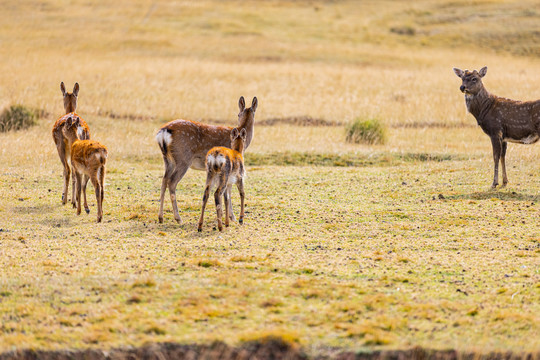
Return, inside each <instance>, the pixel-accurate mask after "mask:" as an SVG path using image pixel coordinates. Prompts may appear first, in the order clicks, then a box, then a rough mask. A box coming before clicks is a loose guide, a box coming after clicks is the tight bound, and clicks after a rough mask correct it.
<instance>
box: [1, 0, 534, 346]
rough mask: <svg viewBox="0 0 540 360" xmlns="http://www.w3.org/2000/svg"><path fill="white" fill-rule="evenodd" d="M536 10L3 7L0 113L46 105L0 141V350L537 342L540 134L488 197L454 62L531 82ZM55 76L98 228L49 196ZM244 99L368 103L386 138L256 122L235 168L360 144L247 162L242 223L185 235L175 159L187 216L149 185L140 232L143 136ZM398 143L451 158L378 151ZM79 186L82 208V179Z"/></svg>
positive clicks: (353, 109)
mask: <svg viewBox="0 0 540 360" xmlns="http://www.w3.org/2000/svg"><path fill="white" fill-rule="evenodd" d="M534 5H535V2H534V1H521V2H515V1H475V2H469V1H457V2H440V1H434V0H425V1H416V2H411V3H409V2H402V1H380V2H357V1H344V2H325V1H315V2H303V1H298V2H297V1H295V2H289V1H264V2H258V1H257V2H255V1H247V2H246V1H242V2H240V1H238V2H236V1H226V2H225V1H224V2H220V1H197V2H190V1H184V2H172V3H168V2H155V3H153V2H149V1H148V2H139V3H137V4H133V3H132V2H129V1H127V0H121V1H115V2H110V1H109V2H105V1H103V2H97V3H93V4H92V5H90V3H88V2H83V1H73V2H70V3H69V4H68V3H65V4H63V3H58V2H53V1H45V2H40V3H39V4H35V3H30V2H19V1H6V2H4V4H3V5H2V12H1V13H0V41H1V44H2V51H3V54H9V56H2V57H0V69H2V71H1V72H0V84H2V86H1V87H0V106H7V105H10V104H14V103H23V104H25V105H28V106H31V107H37V108H40V109H43V110H45V111H46V112H48V114H49V115H47V116H46V117H45V118H44V119H41V120H40V122H39V124H38V125H37V126H36V127H34V128H32V129H30V130H28V131H25V132H12V133H5V134H4V133H3V134H0V144H1V145H0V164H2V169H1V170H0V198H1V199H2V203H0V218H1V219H2V220H1V222H0V228H1V229H2V231H1V232H0V279H1V280H0V281H1V282H0V286H1V288H0V318H1V320H2V321H1V323H2V327H1V328H0V335H1V336H0V351H4V350H9V349H12V348H55V349H58V348H85V347H105V348H108V347H112V346H126V345H138V344H141V343H144V342H147V341H148V342H155V341H180V342H204V341H210V340H215V339H222V340H223V339H225V340H227V341H229V342H232V343H235V342H238V341H242V340H246V339H253V338H254V337H257V336H259V335H260V334H276V335H280V336H283V337H285V338H287V339H293V341H298V342H299V343H300V344H302V345H304V346H305V347H306V348H307V349H309V350H311V351H314V352H315V351H319V350H324V349H329V348H331V347H334V346H338V347H345V348H349V349H354V350H366V349H374V348H381V347H382V348H403V347H411V346H415V345H421V346H428V347H434V348H448V347H452V348H457V349H460V350H471V349H472V350H480V351H481V352H487V351H490V350H513V351H521V350H524V349H525V350H538V349H539V348H540V343H539V342H538V338H539V337H538V334H539V332H540V329H539V326H538V324H539V323H540V320H539V318H538V314H539V313H540V308H539V306H540V305H539V304H540V295H539V291H540V290H539V289H540V287H539V284H540V274H539V270H538V259H539V256H540V252H539V250H538V249H539V248H538V246H539V239H540V233H539V229H538V223H539V220H540V218H539V211H538V206H539V205H538V204H539V202H540V198H539V195H538V194H539V191H540V185H539V178H538V174H539V173H540V164H539V163H538V157H539V152H540V147H539V146H538V145H536V146H519V145H510V146H509V154H508V157H507V163H508V165H509V171H508V172H509V174H508V175H509V180H510V184H509V188H508V189H505V190H502V191H499V192H490V191H487V190H488V188H489V185H490V183H491V179H490V178H491V174H492V159H491V146H490V143H489V140H488V138H487V137H486V136H485V135H484V134H482V132H481V130H480V129H478V128H475V126H474V124H475V120H474V119H473V118H472V116H470V115H467V114H466V111H465V105H464V101H463V95H462V94H461V93H460V92H459V85H460V81H459V79H458V78H457V77H456V76H455V75H454V73H453V72H452V67H453V66H458V67H461V68H469V69H471V68H479V67H481V66H483V65H487V66H488V67H489V70H488V74H487V76H486V78H485V84H486V86H487V88H488V89H489V90H490V91H492V92H493V93H495V94H497V95H501V96H507V97H511V98H515V99H523V100H525V99H535V98H540V92H539V90H538V84H539V83H540V62H539V61H538V59H537V57H534V56H530V57H527V56H523V55H527V54H535V51H536V50H535V49H536V48H535V47H534V46H537V45H535V42H534V41H533V42H532V43H530V42H529V40H530V39H531V37H530V34H533V30H534V26H535V24H537V21H538V14H537V13H536V12H535V11H536V10H534V8H535V7H534ZM535 21H536V22H535ZM501 24H502V25H505V26H501ZM392 29H394V30H392ZM407 29H412V30H413V32H414V35H406V34H405V35H403V34H400V33H399V32H403V31H405V33H406V32H407V31H408V30H407ZM505 29H506V30H505ZM489 34H495V35H493V36H491V37H487V36H488V35H489ZM516 34H518V35H519V36H521V38H520V39H522V41H517V43H519V44H518V45H511V46H510V45H507V44H508V41H507V40H508V39H513V36H517V35H516ZM527 34H529V35H527ZM528 36H529V37H528ZM485 38H488V40H489V41H488V42H487V43H482V44H480V45H479V43H478V41H479V39H485ZM467 39H470V41H467ZM518 55H520V56H518ZM60 81H64V82H65V83H66V85H67V86H68V88H70V87H72V86H73V83H74V82H75V81H78V82H79V83H80V86H81V91H80V96H79V108H78V113H79V114H80V115H81V116H82V117H83V118H84V119H85V120H86V121H87V122H88V123H89V125H90V127H91V131H92V136H93V138H94V139H96V140H99V141H100V142H102V143H104V144H105V145H107V147H108V149H109V152H110V158H109V160H108V174H107V177H106V189H105V202H104V210H105V214H104V223H103V224H100V225H99V226H96V224H95V223H94V221H93V220H94V218H93V216H91V217H87V216H85V215H82V216H81V217H77V216H75V214H74V211H73V210H72V209H71V208H69V207H62V206H61V205H60V197H61V194H60V191H61V166H60V163H59V161H58V158H57V154H56V149H55V148H54V145H53V142H52V139H51V136H50V130H51V127H52V124H53V122H54V120H55V119H56V117H57V116H59V115H61V110H62V103H61V94H60V89H59V84H60ZM240 95H244V96H246V97H247V99H248V102H249V101H250V100H251V98H252V97H253V96H257V97H258V98H259V109H258V111H257V114H256V121H257V120H264V119H268V118H280V117H294V116H311V117H313V118H321V119H325V120H328V121H330V122H335V123H340V124H342V123H346V122H348V121H351V120H353V119H355V118H356V117H376V118H378V119H381V120H382V121H383V122H384V123H385V124H386V125H388V127H389V134H388V135H389V137H388V141H387V143H386V144H385V145H377V146H365V145H353V144H348V143H346V142H345V141H344V139H345V133H344V129H343V127H342V126H335V127H301V126H291V125H276V126H257V125H256V128H255V138H254V142H253V145H252V146H251V147H250V148H249V149H248V152H247V153H246V159H247V161H249V156H250V154H253V155H257V156H263V155H265V154H266V155H268V154H275V153H278V152H291V153H298V154H300V155H301V154H312V153H318V154H322V155H324V156H329V157H339V156H356V155H358V156H363V157H366V158H369V157H373V158H374V159H375V160H374V161H373V163H372V164H371V165H370V166H367V167H353V168H344V167H311V166H280V165H281V164H277V165H276V164H274V165H271V166H266V165H257V164H255V165H253V166H251V167H249V168H248V170H247V171H248V183H247V188H246V192H247V210H248V215H247V218H246V224H245V225H244V226H243V227H240V226H236V225H233V226H232V227H231V228H230V229H228V230H227V231H225V232H224V233H222V234H219V233H216V232H214V231H211V230H210V229H205V232H203V234H202V235H198V234H197V233H196V220H197V217H198V213H199V211H200V198H201V196H202V190H203V183H204V174H203V173H201V172H193V171H191V172H188V174H187V175H186V178H185V179H183V180H182V181H181V182H180V184H179V188H178V198H179V207H180V212H181V216H182V218H183V219H184V221H185V224H184V225H183V226H181V227H179V226H178V225H177V224H175V223H173V220H172V215H171V212H170V203H169V202H168V201H167V203H166V213H165V217H166V219H165V224H157V223H156V220H157V209H158V202H157V199H158V195H159V186H160V177H161V175H162V166H163V165H162V160H161V155H160V153H159V149H158V147H157V145H156V143H155V141H154V135H155V132H156V131H157V129H158V128H159V126H160V125H161V124H162V123H163V122H165V121H166V120H169V119H173V118H177V117H184V118H191V119H205V120H209V121H213V120H215V121H221V122H223V121H225V122H227V123H229V124H231V125H232V124H234V122H235V120H236V114H237V112H238V110H237V109H238V108H237V101H238V97H239V96H240ZM462 125H463V126H462ZM407 153H412V154H413V155H414V154H416V155H422V154H439V155H445V156H446V155H448V159H447V160H446V161H442V162H436V161H418V160H417V161H411V160H400V161H384V159H385V157H388V158H389V159H393V158H392V156H394V154H407ZM254 157H255V156H254ZM419 158H421V156H417V157H416V159H419ZM381 159H382V160H381ZM439 194H441V195H442V198H440V197H439ZM234 199H237V196H236V194H235V195H234ZM89 202H90V205H91V211H92V213H91V214H94V211H95V200H94V198H93V190H91V189H89ZM92 205H94V206H92ZM208 211H213V208H212V207H211V208H210V209H208ZM209 218H210V217H209Z"/></svg>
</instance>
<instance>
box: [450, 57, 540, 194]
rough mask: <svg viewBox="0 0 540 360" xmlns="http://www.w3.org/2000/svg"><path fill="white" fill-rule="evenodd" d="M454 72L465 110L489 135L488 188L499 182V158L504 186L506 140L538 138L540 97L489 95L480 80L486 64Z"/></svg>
mask: <svg viewBox="0 0 540 360" xmlns="http://www.w3.org/2000/svg"><path fill="white" fill-rule="evenodd" d="M454 72H455V73H456V75H457V76H458V77H459V78H461V80H462V83H461V87H460V90H461V92H463V93H464V94H465V103H466V105H467V110H468V111H469V112H470V113H471V114H472V115H473V116H474V117H475V118H476V121H477V123H478V125H479V126H480V127H481V128H482V130H483V131H484V132H485V133H486V134H487V135H488V136H489V137H490V138H491V145H492V148H493V161H494V164H495V166H494V174H493V184H492V185H491V187H492V188H496V187H497V185H499V159H500V161H501V167H502V172H503V186H506V184H507V183H508V177H507V176H506V161H505V157H506V148H507V145H508V142H516V143H520V144H533V143H535V142H537V141H538V140H539V139H540V100H536V101H516V100H510V99H505V98H502V97H499V96H495V95H492V94H490V93H489V92H488V91H487V90H486V88H485V87H484V84H483V83H482V78H483V77H484V76H485V75H486V73H487V67H483V68H482V69H480V71H476V70H474V71H468V70H465V71H463V70H460V69H457V68H454Z"/></svg>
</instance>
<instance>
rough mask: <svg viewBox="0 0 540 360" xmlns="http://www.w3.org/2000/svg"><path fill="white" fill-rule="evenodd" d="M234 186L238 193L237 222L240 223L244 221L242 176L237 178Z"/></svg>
mask: <svg viewBox="0 0 540 360" xmlns="http://www.w3.org/2000/svg"><path fill="white" fill-rule="evenodd" d="M236 187H238V192H239V193H240V218H239V219H238V222H239V223H240V224H243V223H244V195H245V193H244V180H243V179H242V178H240V179H238V180H237V182H236Z"/></svg>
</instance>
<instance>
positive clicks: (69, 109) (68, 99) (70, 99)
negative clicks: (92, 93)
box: [52, 82, 90, 207]
mask: <svg viewBox="0 0 540 360" xmlns="http://www.w3.org/2000/svg"><path fill="white" fill-rule="evenodd" d="M60 90H61V91H62V96H63V97H64V109H65V111H66V114H65V115H62V116H61V117H60V118H59V119H58V120H56V122H55V123H54V126H53V129H52V136H53V140H54V143H55V144H56V149H57V150H58V156H59V157H60V162H62V166H63V167H64V189H63V191H62V204H64V205H65V204H66V203H67V192H68V188H69V175H70V166H69V158H70V156H69V154H70V150H71V148H70V147H69V146H67V139H66V138H65V137H64V134H63V133H62V129H63V128H64V124H65V123H66V120H67V119H68V118H69V117H70V116H72V117H73V116H74V117H77V118H78V119H79V127H78V128H77V132H78V135H79V138H80V139H81V140H87V139H90V129H89V128H88V125H87V124H86V122H85V121H84V120H83V119H82V118H81V117H80V116H79V115H77V114H76V113H75V109H77V97H78V96H79V83H75V86H74V87H73V92H72V93H68V92H66V86H65V85H64V82H62V83H61V84H60ZM72 187H73V188H72V194H71V203H72V204H73V207H75V178H74V177H73V185H72Z"/></svg>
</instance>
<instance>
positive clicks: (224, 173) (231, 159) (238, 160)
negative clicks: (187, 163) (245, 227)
mask: <svg viewBox="0 0 540 360" xmlns="http://www.w3.org/2000/svg"><path fill="white" fill-rule="evenodd" d="M246 137H247V133H246V129H241V130H240V131H238V129H236V128H234V129H232V131H231V148H230V149H229V148H226V147H223V146H216V147H213V148H212V149H210V151H208V154H207V155H206V186H205V188H204V195H203V202H202V210H201V217H200V219H199V227H198V228H197V230H198V231H199V232H201V231H202V226H203V221H204V209H205V208H206V203H207V201H208V197H209V196H210V190H211V188H212V187H214V186H215V187H217V188H216V192H215V193H214V198H215V201H216V212H217V223H218V229H219V231H222V230H223V223H222V218H223V212H222V203H221V198H222V197H223V202H224V204H225V207H226V208H225V226H229V218H230V214H229V211H230V209H232V205H231V188H232V186H233V184H236V186H237V187H238V192H239V193H240V217H239V219H238V222H239V223H240V224H242V223H243V222H244V177H245V175H246V170H245V168H244V157H243V156H244V144H245V142H246Z"/></svg>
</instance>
